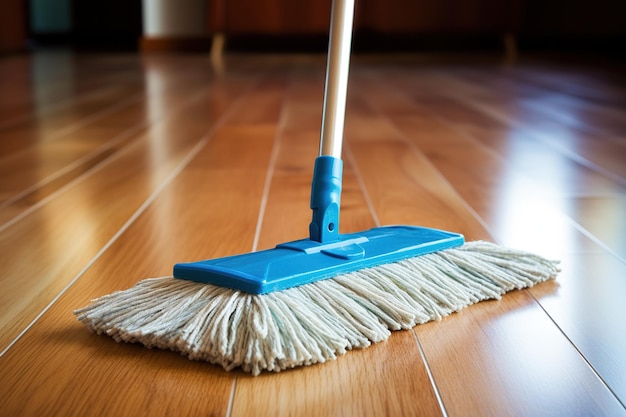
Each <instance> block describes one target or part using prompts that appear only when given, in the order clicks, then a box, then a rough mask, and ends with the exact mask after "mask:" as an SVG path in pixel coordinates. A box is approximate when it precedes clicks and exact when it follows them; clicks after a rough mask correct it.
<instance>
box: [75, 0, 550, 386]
mask: <svg viewBox="0 0 626 417" xmlns="http://www.w3.org/2000/svg"><path fill="white" fill-rule="evenodd" d="M353 15H354V0H334V2H333V9H332V13H331V27H330V41H329V51H328V62H327V68H326V85H325V91H324V107H323V115H322V128H321V139H320V154H319V156H318V157H317V158H316V159H315V164H314V171H313V181H312V190H311V209H312V210H313V216H312V221H311V224H310V226H309V238H306V239H301V240H298V241H294V242H287V243H282V244H279V245H277V246H276V247H275V248H273V249H268V250H263V251H258V252H252V253H247V254H242V255H235V256H229V257H225V258H219V259H211V260H206V261H198V262H191V263H180V264H176V265H175V266H174V271H173V276H168V277H161V278H149V279H144V280H143V281H140V282H138V283H137V284H136V285H135V286H134V287H132V288H130V289H127V290H123V291H118V292H115V293H112V294H110V295H106V296H103V297H100V298H98V299H96V300H93V301H92V303H91V304H90V305H89V306H87V307H84V308H82V309H79V310H76V311H75V312H74V314H76V316H77V317H78V319H79V320H80V321H81V322H82V323H84V324H85V325H86V326H87V328H88V329H89V330H90V331H92V332H95V333H97V334H106V335H108V336H111V337H112V338H114V339H115V340H116V341H118V342H122V341H123V342H131V343H141V344H143V345H145V346H146V347H148V348H152V347H156V348H161V349H170V350H173V351H178V352H180V353H181V354H183V355H186V356H187V357H188V358H189V359H194V360H204V361H208V362H211V363H215V364H219V365H221V366H222V367H223V368H224V369H226V370H232V369H235V368H241V369H243V370H244V371H246V372H250V373H252V374H254V375H258V374H260V373H261V372H262V371H264V370H267V371H280V370H283V369H287V368H293V367H297V366H303V365H311V364H315V363H323V362H326V361H328V360H332V359H335V358H336V357H337V356H338V355H341V354H344V353H346V352H347V351H348V350H351V349H357V348H365V347H367V346H369V345H370V344H372V343H376V342H380V341H382V340H385V339H387V338H388V337H389V335H390V334H391V331H393V330H401V329H410V328H412V327H414V326H415V325H417V324H421V323H425V322H428V321H431V320H440V319H441V318H442V317H444V316H447V315H449V314H451V313H453V312H456V311H459V310H461V309H462V308H464V307H466V306H468V305H471V304H474V303H477V302H479V301H482V300H487V299H499V298H500V297H501V296H502V295H503V294H504V293H506V292H507V291H510V290H513V289H521V288H527V287H531V286H533V285H535V284H536V283H539V282H542V281H546V280H548V279H552V278H554V277H555V276H556V274H557V273H558V271H559V269H558V263H557V262H556V261H551V260H547V259H545V258H543V257H540V256H538V255H534V254H531V253H527V252H523V251H518V250H513V249H509V248H504V247H501V246H498V245H495V244H491V243H487V242H469V243H466V242H465V241H464V237H463V235H461V234H458V233H453V232H448V231H443V230H436V229H430V228H425V227H416V226H386V227H377V228H373V229H370V230H367V231H363V232H359V233H353V234H340V233H339V212H340V200H341V178H342V161H341V146H342V136H343V125H344V115H345V107H346V93H347V84H348V67H349V56H350V44H351V38H352V34H351V32H352V20H353Z"/></svg>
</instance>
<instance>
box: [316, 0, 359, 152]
mask: <svg viewBox="0 0 626 417" xmlns="http://www.w3.org/2000/svg"><path fill="white" fill-rule="evenodd" d="M353 19H354V0H333V8H332V13H331V18H330V39H329V42H328V62H327V64H326V86H325V89H324V108H323V112H322V129H321V137H320V153H319V154H320V156H332V157H335V158H338V159H340V158H341V145H342V141H343V125H344V119H345V113H346V95H347V90H348V70H349V67H350V46H351V44H352V21H353Z"/></svg>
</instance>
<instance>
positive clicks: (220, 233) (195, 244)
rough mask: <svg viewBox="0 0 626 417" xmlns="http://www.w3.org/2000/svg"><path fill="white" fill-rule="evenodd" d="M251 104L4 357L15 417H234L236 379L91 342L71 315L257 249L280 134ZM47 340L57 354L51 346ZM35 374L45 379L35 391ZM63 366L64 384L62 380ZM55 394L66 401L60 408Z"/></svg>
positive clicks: (271, 103) (272, 99) (176, 359)
mask: <svg viewBox="0 0 626 417" xmlns="http://www.w3.org/2000/svg"><path fill="white" fill-rule="evenodd" d="M254 78H256V75H253V79H254ZM261 94H262V95H263V96H265V97H266V100H264V101H263V100H259V99H258V98H255V95H254V93H251V94H248V95H247V96H246V99H247V98H249V99H250V100H249V103H255V104H257V105H259V104H261V105H263V107H262V108H263V109H264V113H265V114H267V112H268V109H269V108H272V109H274V111H277V110H278V109H279V108H280V107H279V106H280V101H277V100H276V94H279V95H280V91H277V93H275V94H269V95H268V94H263V93H262V92H261ZM246 101H247V100H245V99H243V100H241V101H240V102H239V106H238V108H237V113H231V114H232V115H233V118H232V119H229V122H226V123H225V124H224V125H223V126H222V127H220V128H219V129H218V130H217V131H216V132H215V134H214V135H213V136H212V137H211V138H210V139H209V141H208V143H207V144H206V145H205V146H204V147H203V148H202V149H201V151H200V153H199V154H198V155H197V157H196V158H195V159H194V160H193V161H192V162H191V163H190V165H189V166H188V167H187V168H186V169H185V170H184V171H183V172H182V173H181V174H180V175H179V176H178V177H177V178H176V179H175V181H174V182H173V183H172V184H170V186H168V187H167V188H166V189H165V190H164V191H163V192H162V193H161V194H160V195H159V196H158V197H157V198H156V200H155V202H154V204H152V205H151V206H150V207H149V208H148V210H147V211H146V212H145V213H144V214H143V215H142V216H140V218H139V219H138V220H137V222H135V223H134V224H133V225H132V226H131V227H130V228H129V229H128V231H127V232H126V233H124V234H123V235H122V236H121V237H120V238H119V239H118V240H117V241H116V242H115V243H114V244H113V245H112V246H111V247H110V248H109V250H107V251H106V252H105V253H104V254H103V255H102V257H101V258H100V259H98V260H97V262H96V263H95V264H94V265H93V267H92V268H90V269H89V271H87V273H85V274H84V275H83V276H81V277H80V279H79V280H78V281H77V282H76V284H74V285H73V286H72V287H71V288H70V289H69V290H68V291H67V292H66V293H65V294H64V295H63V296H62V297H61V298H60V299H59V301H58V302H57V303H55V304H54V305H53V306H52V308H50V310H49V311H48V312H47V313H46V315H45V318H43V319H42V320H40V321H38V322H37V323H36V324H35V325H34V326H33V327H32V328H31V329H30V330H29V332H28V333H27V334H26V335H24V336H23V337H22V338H20V339H19V341H18V342H17V343H16V345H15V346H14V347H13V348H12V349H10V350H9V352H7V354H6V355H4V356H3V357H2V358H0V364H2V366H0V368H1V371H0V373H1V374H2V376H1V378H0V379H1V380H2V381H3V383H2V386H1V389H2V396H3V398H4V404H3V407H4V409H5V410H7V412H8V413H9V414H10V415H14V416H20V415H32V413H33V412H38V411H41V410H45V412H46V413H47V414H49V415H84V411H85V410H97V411H98V415H102V416H106V415H110V416H118V415H145V416H149V415H155V413H156V414H170V415H174V414H175V415H178V414H184V415H196V414H207V415H225V414H226V410H227V408H228V404H229V397H230V394H231V390H232V378H233V376H232V374H228V373H225V372H224V371H223V370H221V368H218V367H216V366H213V365H210V364H206V363H198V362H192V361H189V360H187V359H185V358H183V357H181V356H179V355H176V354H172V353H171V352H161V351H150V350H147V349H144V348H141V347H139V346H131V345H126V344H122V345H118V344H116V343H114V342H113V341H111V340H109V339H108V338H105V337H98V336H95V335H91V334H89V333H88V332H86V331H85V329H84V328H83V327H82V325H80V324H79V323H78V322H77V321H76V319H75V317H73V316H72V315H71V311H72V310H73V309H75V308H77V307H80V306H83V305H86V304H87V303H88V301H89V299H90V298H94V297H96V296H99V295H103V294H106V293H110V292H112V291H114V290H117V289H122V288H127V287H129V286H131V285H133V284H134V282H135V281H137V280H139V279H141V278H145V277H149V276H155V275H163V274H167V273H169V272H171V267H172V265H173V264H174V263H175V262H179V261H185V260H189V259H190V258H191V259H195V260H197V259H204V258H205V257H214V256H220V255H222V256H223V255H226V254H232V253H239V252H244V251H248V250H250V248H251V245H252V241H253V238H254V224H255V223H256V220H257V216H258V207H259V204H260V200H261V196H262V191H263V182H264V175H265V173H266V170H267V164H268V159H269V155H270V151H271V147H272V143H273V140H274V136H275V131H276V127H275V124H274V123H273V121H272V120H266V121H264V122H261V120H260V118H256V122H255V123H245V124H244V123H241V121H240V120H239V121H237V115H238V114H251V113H253V112H255V107H254V106H252V105H251V104H250V105H248V104H246ZM198 108H199V109H202V107H201V106H199V107H198ZM256 108H257V109H258V107H256ZM191 116H192V117H194V116H195V115H193V114H192V115H191ZM200 120H202V119H200ZM177 130H180V127H178V128H177ZM178 139H180V137H179V138H178ZM224 155H237V158H234V159H232V158H231V159H224ZM155 162H156V161H155ZM234 207H238V209H237V217H236V220H234V221H232V222H226V221H224V219H228V218H232V212H233V208H234ZM130 248H132V250H129V249H130ZM46 341H48V342H51V341H52V342H53V343H54V344H55V345H56V346H57V348H55V349H51V348H49V347H46V346H45V344H46ZM68 357H71V358H72V360H71V361H70V362H69V363H68V362H67V360H66V359H67V358H68ZM50 363H53V365H45V364H50ZM101 367H102V368H101ZM25 369H26V370H27V371H25ZM35 369H39V371H38V380H39V381H40V382H39V383H38V384H31V383H30V381H31V380H32V378H33V373H32V372H34V370H35ZM60 369H62V370H63V377H62V378H57V377H56V375H57V372H59V370H60ZM28 370H32V371H28ZM95 375H97V378H95V380H94V376H95ZM70 376H71V378H70ZM52 385H54V387H53V386H52ZM120 389H121V390H122V391H123V392H119V390H120ZM50 393H55V394H56V395H57V398H61V400H59V401H56V402H50V400H49V397H48V395H49V394H50ZM74 395H76V397H74ZM26 398H28V401H24V399H26ZM112 398H115V399H117V401H114V400H112ZM166 398H167V399H169V400H168V402H169V404H168V405H166V406H164V405H162V404H161V401H162V400H163V399H166Z"/></svg>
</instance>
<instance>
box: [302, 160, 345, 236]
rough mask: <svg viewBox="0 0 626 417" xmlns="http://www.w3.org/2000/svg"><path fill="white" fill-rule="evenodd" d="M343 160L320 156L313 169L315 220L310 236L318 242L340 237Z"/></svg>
mask: <svg viewBox="0 0 626 417" xmlns="http://www.w3.org/2000/svg"><path fill="white" fill-rule="evenodd" d="M342 172H343V161H342V160H341V159H339V158H335V157H332V156H318V157H317V158H316V159H315V168H314V170H313V184H312V186H311V209H312V210H313V220H312V221H311V224H310V225H309V238H310V239H311V240H314V241H316V242H320V243H326V242H334V241H337V240H338V239H339V208H340V205H341V175H342Z"/></svg>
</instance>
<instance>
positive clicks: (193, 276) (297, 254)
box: [174, 226, 463, 294]
mask: <svg viewBox="0 0 626 417" xmlns="http://www.w3.org/2000/svg"><path fill="white" fill-rule="evenodd" d="M462 244H463V236H462V235H460V234H458V233H452V232H447V231H443V230H436V229H428V228H425V227H413V226H386V227H377V228H374V229H370V230H366V231H363V232H359V233H354V234H344V235H339V237H338V239H337V240H336V241H334V242H330V243H319V242H316V241H313V240H310V239H302V240H296V241H294V242H287V243H282V244H280V245H278V246H276V247H275V248H273V249H267V250H263V251H259V252H251V253H246V254H243V255H235V256H229V257H226V258H219V259H210V260H206V261H199V262H192V263H183V264H177V265H175V266H174V276H175V277H176V278H181V279H187V280H191V281H198V282H208V283H211V284H215V285H219V286H222V287H228V288H232V289H235V290H240V291H245V292H249V293H252V294H263V293H268V292H272V291H278V290H283V289H286V288H290V287H294V286H297V285H303V284H308V283H311V282H315V281H318V280H321V279H326V278H331V277H333V276H335V275H338V274H343V273H348V272H352V271H356V270H359V269H363V268H370V267H373V266H377V265H381V264H384V263H390V262H396V261H399V260H402V259H406V258H409V257H413V256H419V255H424V254H427V253H431V252H436V251H439V250H443V249H448V248H451V247H454V246H459V245H462Z"/></svg>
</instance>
